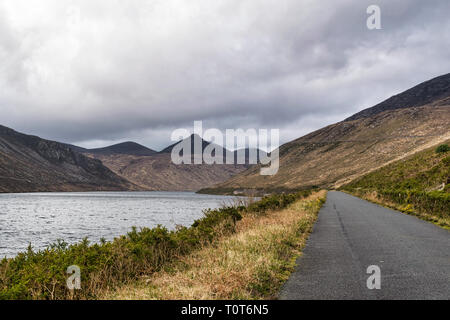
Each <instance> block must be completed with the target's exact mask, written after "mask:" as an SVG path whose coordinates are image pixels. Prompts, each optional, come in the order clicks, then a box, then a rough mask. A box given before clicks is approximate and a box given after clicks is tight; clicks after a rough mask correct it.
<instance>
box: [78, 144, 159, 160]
mask: <svg viewBox="0 0 450 320" xmlns="http://www.w3.org/2000/svg"><path fill="white" fill-rule="evenodd" d="M83 152H88V153H92V154H103V155H111V154H129V155H135V156H151V155H154V154H156V153H157V152H156V151H155V150H152V149H149V148H147V147H144V146H143V145H140V144H139V143H136V142H131V141H128V142H123V143H118V144H115V145H112V146H109V147H104V148H96V149H84V151H83Z"/></svg>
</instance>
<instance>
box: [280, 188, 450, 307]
mask: <svg viewBox="0 0 450 320" xmlns="http://www.w3.org/2000/svg"><path fill="white" fill-rule="evenodd" d="M370 265H377V266H379V267H380V270H381V289H372V290H369V289H368V288H367V279H368V277H369V276H371V274H372V273H371V274H367V273H366V272H367V268H368V266H370ZM372 272H373V271H372ZM371 283H373V282H371ZM280 299H450V232H449V231H447V230H444V229H442V228H439V227H437V226H435V225H433V224H431V223H428V222H425V221H422V220H419V219H417V218H415V217H413V216H408V215H405V214H402V213H400V212H397V211H394V210H390V209H386V208H383V207H381V206H378V205H375V204H372V203H370V202H367V201H364V200H361V199H359V198H356V197H353V196H350V195H347V194H345V193H342V192H329V193H328V196H327V201H326V203H325V205H324V206H323V207H322V209H321V210H320V213H319V218H318V220H317V222H316V224H315V226H314V230H313V232H312V233H311V236H310V238H309V239H308V242H307V244H306V247H305V249H304V253H303V256H302V257H300V258H299V259H298V261H297V269H296V271H295V272H294V273H293V274H292V275H291V277H290V279H289V280H288V281H287V283H286V284H285V286H284V287H283V289H282V291H281V294H280Z"/></svg>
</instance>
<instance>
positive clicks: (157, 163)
mask: <svg viewBox="0 0 450 320" xmlns="http://www.w3.org/2000/svg"><path fill="white" fill-rule="evenodd" d="M194 137H195V136H194V135H191V136H190V137H188V138H186V139H190V143H191V152H192V154H194ZM196 137H197V138H198V139H201V144H202V151H203V150H204V149H205V148H206V146H208V145H209V144H210V142H208V141H205V140H203V139H202V138H200V137H199V136H196ZM180 142H181V141H180ZM180 142H176V143H174V144H172V145H170V146H168V147H167V148H165V149H163V150H162V151H160V152H159V153H156V154H151V155H148V156H142V155H137V154H135V153H133V152H130V153H129V154H126V152H123V153H119V152H117V153H112V152H111V153H99V152H96V153H93V152H92V150H86V151H85V154H86V155H88V156H90V157H93V158H96V159H99V160H101V161H102V162H103V164H105V165H106V166H107V167H108V168H110V169H111V170H112V171H114V172H115V173H117V174H118V175H120V176H122V177H124V178H125V179H127V180H129V181H131V182H133V183H135V184H137V185H139V186H141V187H142V188H146V189H151V190H165V191H182V190H184V191H196V190H199V189H202V188H206V187H209V186H212V185H214V184H216V183H220V182H223V181H225V180H227V179H229V178H230V177H232V176H234V175H236V174H237V173H239V172H242V171H243V170H245V169H247V168H249V167H250V164H249V161H248V157H249V150H248V149H246V150H245V164H225V160H226V154H227V153H231V156H232V157H233V158H234V159H236V157H237V153H236V152H232V151H228V150H226V149H224V152H223V154H224V159H223V163H224V164H214V165H208V164H181V165H176V164H174V163H173V162H172V159H171V153H172V149H173V147H174V146H175V145H177V144H178V143H180ZM191 161H192V163H193V157H192V158H191ZM234 163H236V162H234Z"/></svg>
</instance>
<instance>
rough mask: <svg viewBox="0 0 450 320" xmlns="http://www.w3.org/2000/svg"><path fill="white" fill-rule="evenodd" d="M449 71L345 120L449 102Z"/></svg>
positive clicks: (447, 103)
mask: <svg viewBox="0 0 450 320" xmlns="http://www.w3.org/2000/svg"><path fill="white" fill-rule="evenodd" d="M449 93H450V73H447V74H445V75H442V76H439V77H436V78H434V79H431V80H428V81H425V82H423V83H421V84H419V85H417V86H415V87H413V88H411V89H409V90H406V91H405V92H402V93H400V94H397V95H395V96H393V97H391V98H389V99H387V100H385V101H383V102H381V103H379V104H377V105H376V106H373V107H371V108H368V109H365V110H362V111H360V112H358V113H356V114H354V115H353V116H351V117H349V118H347V119H345V121H352V120H358V119H361V118H368V117H371V116H374V115H376V114H378V113H381V112H384V111H388V110H396V109H405V108H411V107H420V106H424V105H426V104H431V103H434V104H435V105H449V104H450V94H449Z"/></svg>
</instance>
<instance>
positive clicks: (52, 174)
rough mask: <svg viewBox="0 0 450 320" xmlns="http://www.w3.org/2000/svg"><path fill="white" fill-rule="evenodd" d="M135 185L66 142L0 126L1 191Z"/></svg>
mask: <svg viewBox="0 0 450 320" xmlns="http://www.w3.org/2000/svg"><path fill="white" fill-rule="evenodd" d="M136 188H137V186H135V185H133V184H132V183H130V182H128V181H126V180H125V179H123V178H121V177H119V176H117V175H116V174H114V173H113V172H112V171H111V170H109V169H108V168H106V167H105V166H104V165H103V164H102V163H101V162H100V161H98V160H95V159H91V158H88V157H86V156H84V155H82V154H80V153H78V152H76V151H74V150H73V149H71V148H70V147H68V146H67V145H65V144H61V143H58V142H55V141H49V140H44V139H41V138H39V137H36V136H30V135H26V134H22V133H19V132H16V131H14V130H12V129H9V128H7V127H4V126H0V192H35V191H90V190H130V189H136Z"/></svg>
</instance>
